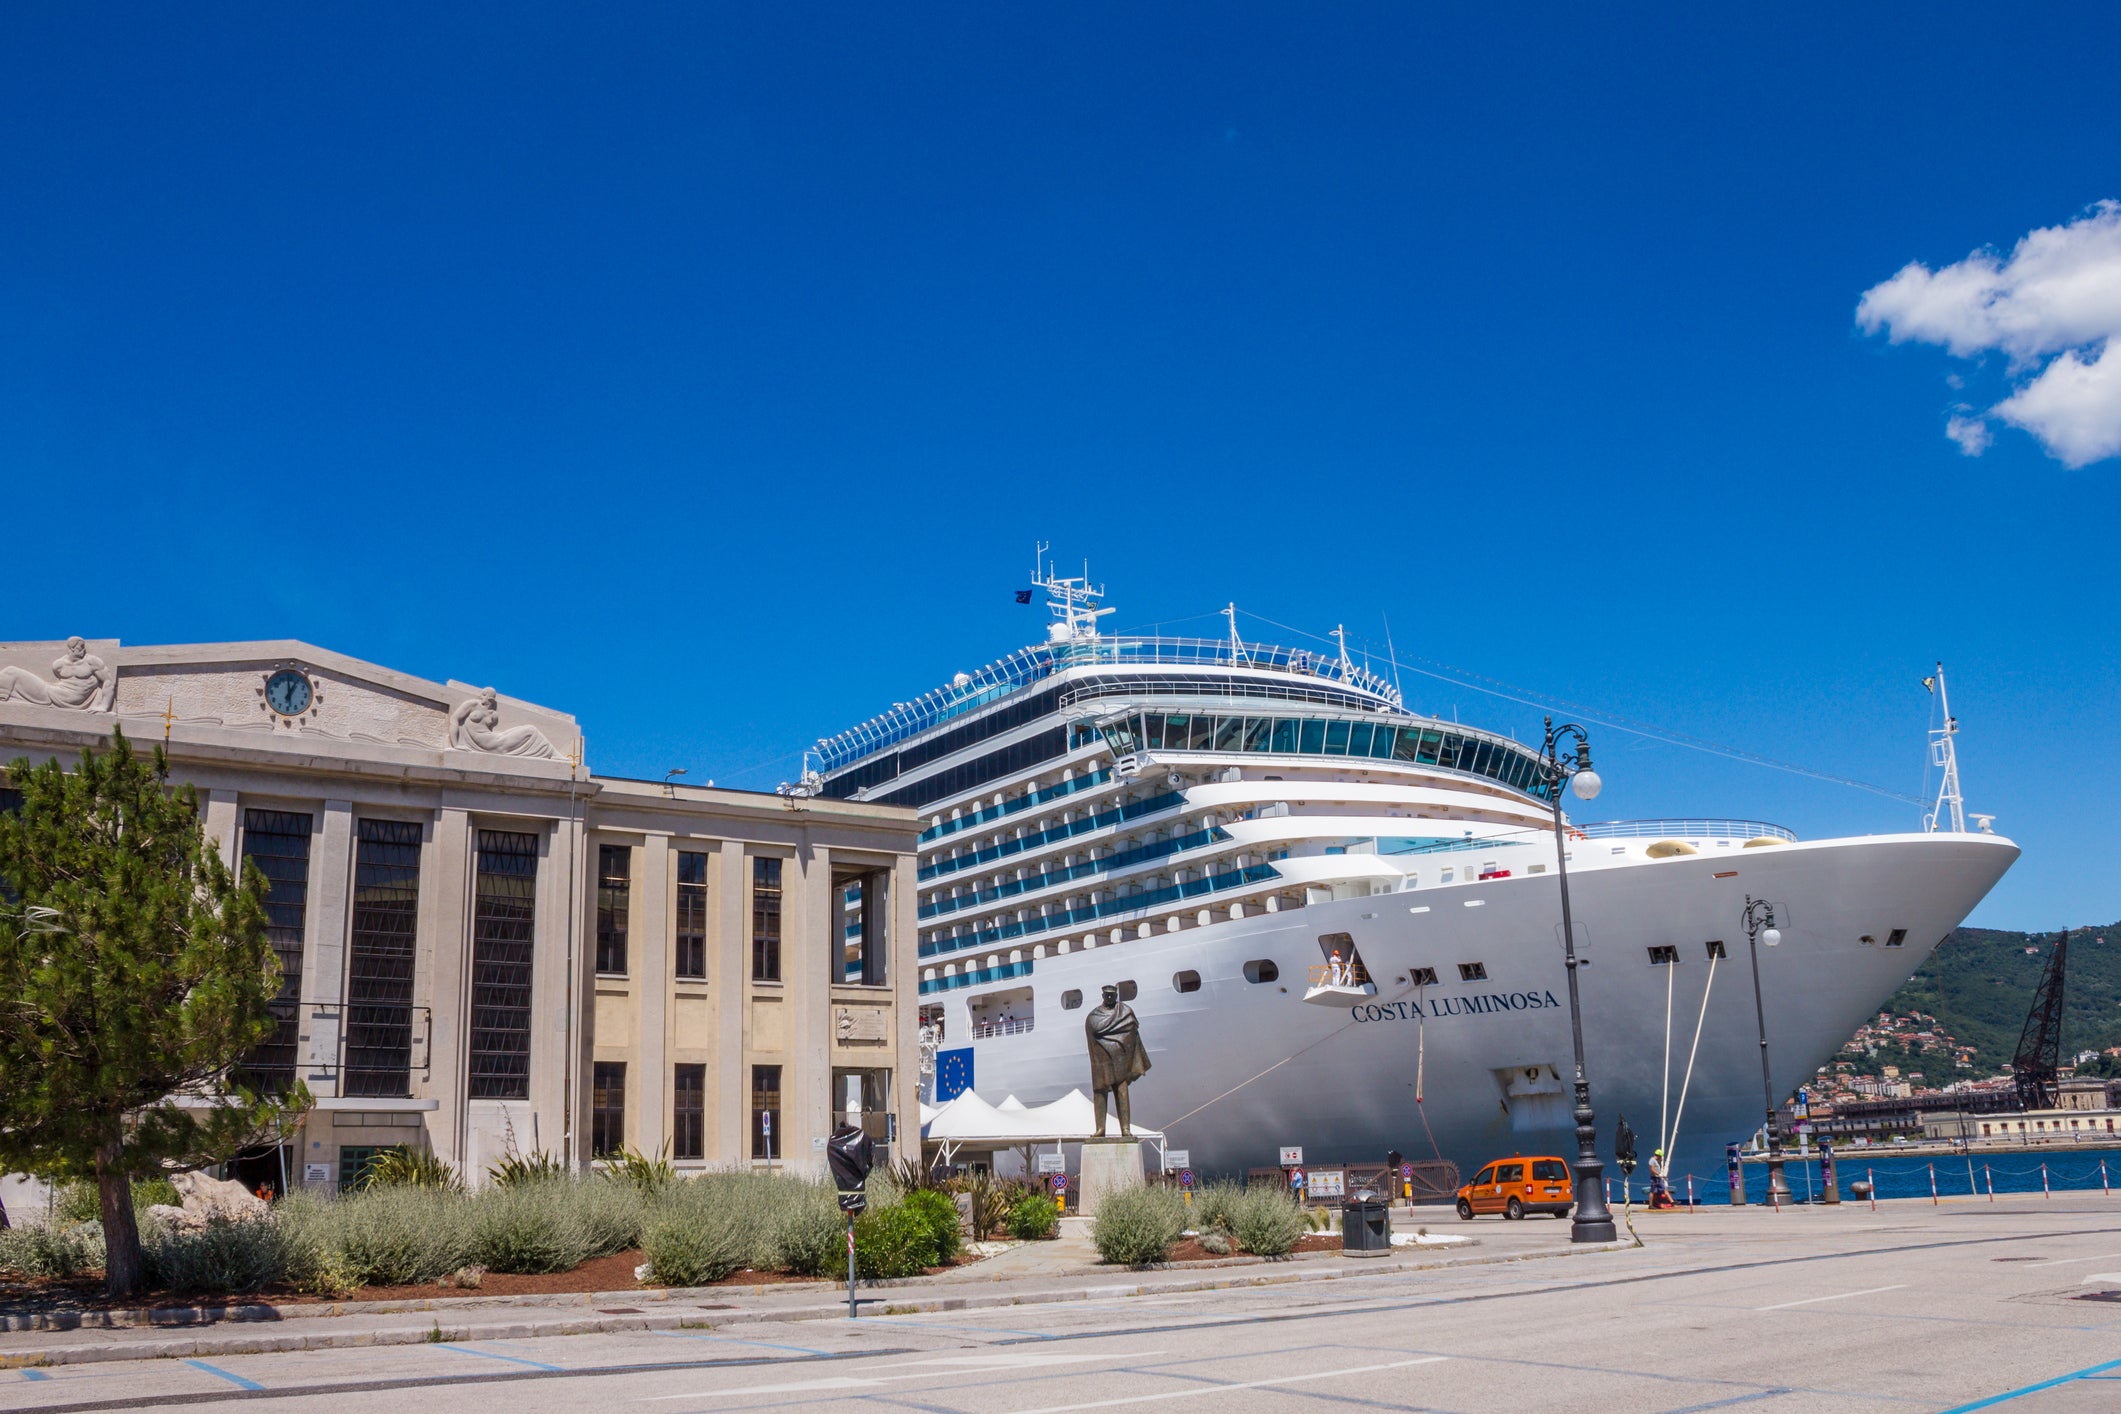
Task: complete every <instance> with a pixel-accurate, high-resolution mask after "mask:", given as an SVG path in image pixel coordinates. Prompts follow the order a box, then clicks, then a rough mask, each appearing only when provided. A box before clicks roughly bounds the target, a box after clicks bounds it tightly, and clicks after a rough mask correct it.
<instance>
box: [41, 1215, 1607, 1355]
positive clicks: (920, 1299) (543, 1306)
mask: <svg viewBox="0 0 2121 1414" xmlns="http://www.w3.org/2000/svg"><path fill="white" fill-rule="evenodd" d="M1498 1232H1499V1229H1490V1233H1489V1234H1484V1235H1494V1234H1497V1233H1498ZM1499 1235H1500V1236H1501V1238H1502V1240H1499V1241H1493V1242H1489V1243H1483V1244H1482V1245H1480V1246H1479V1247H1478V1248H1477V1249H1476V1250H1473V1251H1466V1250H1464V1249H1452V1250H1449V1251H1448V1252H1443V1253H1440V1252H1438V1251H1435V1250H1417V1249H1401V1250H1397V1251H1395V1252H1394V1253H1393V1254H1392V1255H1391V1256H1389V1257H1381V1258H1371V1259H1365V1260H1351V1259H1349V1258H1346V1257H1343V1256H1342V1255H1341V1254H1340V1253H1338V1252H1325V1253H1313V1254H1306V1255H1303V1256H1299V1257H1291V1258H1285V1259H1280V1260H1268V1259H1264V1258H1258V1257H1239V1258H1233V1259H1228V1260H1226V1261H1223V1262H1217V1263H1214V1264H1212V1265H1211V1264H1205V1263H1189V1264H1186V1265H1185V1266H1174V1267H1159V1268H1150V1269H1146V1270H1141V1271H1130V1270H1127V1269H1125V1268H1117V1267H1102V1268H1099V1267H1090V1266H1079V1265H1068V1266H1062V1267H1057V1268H1056V1269H1050V1270H1044V1269H1041V1268H1042V1267H1044V1266H1046V1264H1047V1263H1048V1262H1067V1263H1071V1264H1072V1263H1074V1262H1075V1261H1076V1260H1077V1258H1078V1257H1079V1256H1080V1254H1079V1253H1067V1252H1061V1253H1055V1254H1052V1255H1050V1256H1049V1255H1048V1253H1047V1252H1045V1251H1040V1250H1039V1249H1053V1248H1057V1247H1059V1246H1061V1244H1060V1243H1059V1242H1052V1243H1038V1244H1029V1243H1027V1244H1023V1245H1022V1246H1020V1247H1017V1248H1013V1249H1011V1250H1010V1251H1009V1252H1008V1253H1004V1254H1002V1255H1001V1256H998V1257H994V1258H989V1259H987V1260H986V1261H983V1262H980V1263H977V1264H975V1265H973V1266H971V1267H966V1268H960V1269H958V1270H956V1271H952V1272H949V1273H945V1274H942V1275H939V1276H932V1277H911V1278H908V1279H906V1280H904V1281H897V1282H883V1283H877V1284H874V1285H869V1284H865V1285H863V1286H862V1287H860V1288H859V1290H858V1292H857V1296H858V1299H859V1301H860V1306H861V1310H862V1312H863V1313H864V1314H870V1315H879V1314H893V1315H899V1314H914V1313H918V1312H939V1311H963V1310H982V1309H993V1308H997V1307H1008V1306H1032V1305H1044V1304H1050V1303H1057V1302H1071V1301H1087V1300H1104V1299H1110V1298H1114V1297H1127V1296H1143V1295H1150V1294H1162V1293H1176V1292H1193V1291H1214V1290H1224V1289H1233V1288H1244V1287H1261V1286H1275V1285H1283V1284H1294V1283H1303V1284H1311V1283H1320V1282H1331V1281H1338V1280H1342V1279H1346V1278H1351V1277H1367V1276H1375V1275H1378V1274H1380V1273H1400V1274H1404V1273H1407V1272H1415V1271H1423V1270H1431V1269H1437V1270H1440V1269H1447V1268H1453V1267H1467V1266H1482V1265H1489V1264H1493V1263H1498V1262H1517V1261H1526V1260H1536V1259H1541V1258H1551V1257H1566V1256H1575V1255H1584V1254H1590V1253H1597V1252H1610V1251H1616V1250H1622V1249H1624V1248H1626V1247H1628V1246H1630V1245H1631V1244H1629V1243H1626V1242H1620V1243H1614V1244H1610V1245H1606V1244H1600V1245H1596V1246H1585V1247H1575V1246H1572V1245H1571V1244H1570V1243H1569V1240H1568V1228H1567V1226H1566V1225H1565V1224H1555V1225H1554V1226H1553V1227H1551V1228H1527V1227H1525V1226H1522V1225H1511V1229H1510V1230H1509V1231H1507V1232H1502V1233H1500V1234H1499ZM1026 1249H1031V1251H1030V1252H1029V1253H1026ZM1019 1254H1024V1255H1019ZM1091 1255H1092V1256H1093V1257H1094V1252H1093V1253H1092V1254H1091ZM1011 1259H1014V1261H1013V1262H1012V1260H1011ZM989 1263H993V1264H994V1265H993V1266H992V1267H990V1266H989ZM66 1314H67V1313H58V1314H57V1318H45V1320H44V1322H43V1328H41V1329H30V1330H22V1329H20V1328H18V1329H17V1331H16V1333H13V1334H8V1335H0V1368H14V1367H24V1366H37V1365H63V1364H85V1363H91V1362H101V1361H115V1360H157V1359H178V1358H194V1357H211V1356H214V1355H242V1354H259V1353H269V1352H276V1351H292V1350H329V1349H340V1348H347V1347H359V1346H382V1345H413V1344H420V1343H423V1342H429V1343H440V1342H444V1341H478V1340H509V1339H516V1340H520V1339H528V1338H533V1337H539V1336H557V1335H580V1334H585V1333H589V1332H596V1331H627V1330H675V1329H706V1328H711V1327H721V1326H728V1325H739V1324H746V1323H751V1322H762V1321H801V1320H829V1319H834V1318H844V1317H845V1316H846V1314H847V1301H846V1289H845V1287H844V1286H839V1287H835V1286H833V1285H832V1284H830V1283H825V1282H789V1283H782V1284H776V1285H773V1286H752V1287H727V1286H708V1287H693V1288H687V1289H674V1290H633V1291H608V1292H594V1293H575V1294H569V1295H554V1296H530V1297H479V1296H444V1295H440V1294H438V1295H436V1296H434V1297H432V1298H427V1299H422V1300H418V1301H395V1302H305V1303H288V1304H285V1305H280V1304H274V1303H268V1302H259V1303H254V1304H251V1305H247V1306H242V1307H237V1308H233V1309H231V1310H225V1311H224V1310H218V1309H209V1308H181V1307H179V1308H155V1309H151V1310H143V1311H139V1312H133V1313H126V1312H109V1313H102V1312H89V1313H82V1314H84V1315H85V1316H86V1317H87V1318H88V1319H86V1320H76V1321H75V1322H74V1324H73V1325H72V1326H71V1328H67V1323H66V1321H65V1319H64V1318H65V1316H66ZM11 1319H14V1320H22V1319H23V1318H20V1317H16V1318H11Z"/></svg>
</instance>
